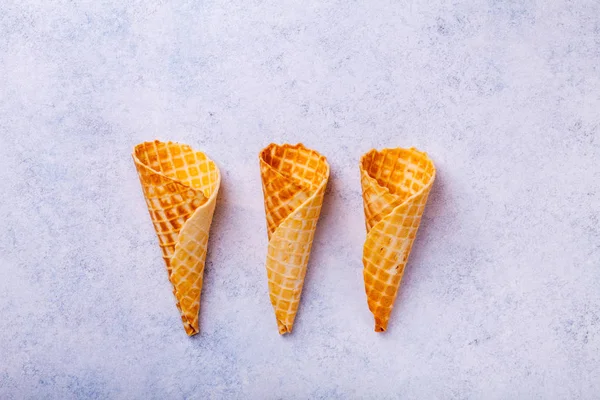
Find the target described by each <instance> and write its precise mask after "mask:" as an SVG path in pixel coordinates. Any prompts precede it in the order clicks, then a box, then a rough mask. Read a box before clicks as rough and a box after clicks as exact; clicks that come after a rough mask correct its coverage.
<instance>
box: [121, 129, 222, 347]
mask: <svg viewBox="0 0 600 400" xmlns="http://www.w3.org/2000/svg"><path fill="white" fill-rule="evenodd" d="M133 160H134V162H135V166H136V168H137V172H138V175H139V178H140V182H141V184H142V189H143V191H144V197H145V198H146V203H147V205H148V211H150V217H151V218H152V223H153V224H154V229H155V230H156V234H157V235H158V241H159V244H160V247H161V249H162V253H163V258H164V260H165V263H166V264H167V271H168V274H169V280H170V281H171V283H172V284H173V294H174V295H175V299H176V300H177V308H178V309H179V311H180V313H181V319H182V321H183V327H184V328H185V331H186V333H187V334H188V335H190V336H192V335H195V334H196V333H198V311H199V309H200V293H201V292H202V279H203V274H204V261H205V258H206V247H207V242H208V233H209V229H210V224H211V222H212V217H213V213H214V211H215V202H216V198H217V192H218V191H219V184H220V182H221V177H220V173H219V169H218V168H217V166H216V165H215V163H214V162H213V161H212V160H210V159H209V158H208V157H207V156H206V155H205V154H204V153H202V152H200V151H194V150H192V149H191V148H190V147H189V146H187V145H183V144H179V143H172V142H168V143H164V142H160V141H158V140H157V141H154V142H146V143H141V144H139V145H137V146H136V147H135V149H134V152H133Z"/></svg>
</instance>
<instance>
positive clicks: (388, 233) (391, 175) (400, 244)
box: [360, 148, 435, 332]
mask: <svg viewBox="0 0 600 400" xmlns="http://www.w3.org/2000/svg"><path fill="white" fill-rule="evenodd" d="M360 170H361V185H362V189H363V202H364V203H363V204H364V211H365V220H366V226H367V238H366V241H365V245H364V248H363V264H364V270H363V275H364V280H365V290H366V293H367V300H368V304H369V309H370V310H371V312H372V313H373V315H374V316H375V331H378V332H382V331H385V330H386V329H387V325H388V321H389V317H390V314H391V311H392V308H393V305H394V300H395V299H396V296H397V294H398V288H399V286H400V282H401V280H402V276H403V274H404V268H405V266H406V263H407V261H408V257H409V254H410V251H411V248H412V245H413V242H414V239H415V237H416V234H417V230H418V228H419V224H420V222H421V216H422V215H423V210H424V209H425V204H426V202H427V197H428V195H429V191H430V190H431V186H432V184H433V181H434V179H435V167H434V165H433V162H432V161H431V159H430V158H429V157H427V154H425V153H422V152H420V151H418V150H416V149H414V148H411V149H402V148H396V149H384V150H382V151H377V150H371V151H370V152H368V153H366V154H365V155H364V156H363V157H362V158H361V163H360Z"/></svg>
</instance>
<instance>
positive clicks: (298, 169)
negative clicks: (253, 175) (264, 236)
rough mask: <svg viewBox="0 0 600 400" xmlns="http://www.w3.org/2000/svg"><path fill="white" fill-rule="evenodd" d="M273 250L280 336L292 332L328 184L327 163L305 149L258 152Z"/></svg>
mask: <svg viewBox="0 0 600 400" xmlns="http://www.w3.org/2000/svg"><path fill="white" fill-rule="evenodd" d="M259 160H260V173H261V178H262V184H263V193H264V196H265V213H266V217H267V233H268V236H269V249H268V254H267V262H266V266H267V277H268V279H269V295H270V298H271V303H272V304H273V308H274V310H275V317H276V319H277V325H278V328H279V333H280V334H285V333H289V332H291V331H292V327H293V325H294V319H295V318H296V312H297V310H298V304H299V303H300V296H301V294H302V286H303V285H304V276H305V275H306V266H307V264H308V258H309V256H310V249H311V246H312V241H313V237H314V234H315V229H316V227H317V220H318V219H319V214H320V212H321V205H322V204H323V195H324V193H325V186H326V185H327V180H328V178H329V164H327V159H326V158H325V157H323V156H322V155H320V154H319V153H317V152H316V151H314V150H310V149H307V148H306V147H304V146H303V145H302V144H297V145H295V146H292V145H289V144H284V145H276V144H271V145H269V146H267V147H266V148H265V149H264V150H262V151H261V152H260V155H259Z"/></svg>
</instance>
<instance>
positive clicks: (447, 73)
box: [0, 0, 600, 399]
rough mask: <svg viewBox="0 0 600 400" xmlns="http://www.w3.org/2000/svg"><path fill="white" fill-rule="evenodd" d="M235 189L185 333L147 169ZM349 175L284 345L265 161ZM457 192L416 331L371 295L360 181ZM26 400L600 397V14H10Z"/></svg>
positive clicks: (414, 271)
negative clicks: (418, 152) (180, 165)
mask: <svg viewBox="0 0 600 400" xmlns="http://www.w3.org/2000/svg"><path fill="white" fill-rule="evenodd" d="M154 138H160V139H165V140H169V139H170V140H177V141H181V142H185V143H188V144H190V145H192V146H194V147H196V148H198V149H202V150H204V151H206V152H207V153H208V154H209V155H210V156H211V157H213V158H214V159H215V160H216V161H217V163H218V164H219V166H220V168H221V171H222V174H223V184H222V190H221V193H220V194H219V199H218V204H217V211H216V215H215V219H214V223H213V229H212V236H211V241H210V247H209V256H208V260H207V268H206V276H205V278H206V281H205V286H204V291H203V297H202V308H201V333H200V334H199V335H198V336H197V337H194V338H192V339H190V338H188V337H187V336H186V335H185V333H184V331H183V328H182V325H181V322H180V318H179V315H178V312H177V310H176V308H175V305H174V301H173V297H172V294H171V289H170V284H169V283H168V280H167V275H166V272H165V268H164V265H163V261H162V260H161V258H160V252H159V249H158V245H157V239H156V237H155V234H154V231H153V228H152V225H151V223H150V218H149V216H148V212H147V210H146V206H145V204H144V201H143V197H142V194H141V190H140V187H139V183H138V180H137V176H136V173H135V169H134V166H133V163H132V161H131V158H130V152H131V150H132V148H133V146H134V145H135V144H136V143H137V142H140V141H144V140H149V139H154ZM271 141H277V142H291V143H296V142H298V141H301V142H303V143H305V144H306V145H307V146H309V147H313V148H315V149H317V150H319V151H321V152H322V153H323V154H324V155H326V156H327V157H328V158H329V161H330V164H331V168H332V176H331V180H330V183H329V188H328V194H327V196H326V199H325V204H324V206H323V210H322V214H321V217H322V218H321V221H320V224H319V227H318V233H317V236H316V239H315V243H314V246H313V252H312V257H311V262H310V265H309V272H308V276H307V280H306V284H305V289H304V294H303V298H302V304H301V308H300V311H299V315H298V318H297V322H296V325H295V327H294V333H293V334H292V335H291V336H289V337H280V336H279V335H278V334H277V329H276V324H275V319H274V316H273V312H272V309H271V305H270V303H269V300H268V295H267V284H266V273H265V270H264V259H265V254H266V246H267V238H266V236H267V235H266V230H265V219H264V211H263V208H262V191H261V186H260V178H259V170H258V161H257V154H258V151H259V150H260V149H261V148H262V147H263V146H265V145H267V144H268V143H269V142H271ZM411 145H414V146H417V147H418V148H420V149H423V150H425V151H427V152H428V153H429V154H430V155H431V157H432V158H433V159H434V160H435V162H436V165H437V167H438V180H437V181H436V184H435V186H434V189H433V191H432V194H431V197H430V203H429V205H428V208H427V210H426V213H425V216H424V219H423V224H422V226H421V230H420V231H419V235H418V238H417V242H416V244H415V247H414V249H413V252H412V255H411V259H410V263H409V267H408V269H407V272H406V275H405V279H404V281H403V284H402V289H401V293H400V295H399V297H398V300H397V302H396V305H397V306H396V308H395V310H394V313H393V316H392V322H391V324H390V327H389V331H388V332H387V333H385V334H376V333H374V332H373V321H372V316H371V314H370V313H369V311H368V309H367V306H366V300H365V295H364V289H363V282H362V275H361V271H362V264H361V252H362V247H361V246H362V242H363V240H364V236H365V231H364V223H363V214H362V204H361V195H360V184H359V174H358V167H357V164H358V159H359V157H360V155H361V154H362V153H364V152H365V151H367V150H369V149H370V148H372V147H385V146H387V147H393V146H411ZM0 189H1V194H2V198H1V200H0V221H1V222H2V229H0V398H2V399H20V398H56V399H68V398H157V399H164V398H199V399H204V398H214V399H222V398H227V399H229V398H231V399H235V398H240V399H244V398H246V399H275V398H298V399H308V398H311V399H317V398H323V399H330V398H332V399H333V398H340V399H351V398H376V399H387V398H405V399H409V398H423V399H432V398H440V399H446V398H486V399H495V398H498V399H503V398H522V399H536V398H539V399H549V398H557V399H574V398H582V399H592V398H598V396H600V227H599V223H600V221H599V213H600V2H599V1H598V0H577V1H567V0H556V1H525V0H488V1H471V2H458V1H446V0H432V1H422V2H415V1H391V0H387V1H384V0H373V1H312V0H310V1H286V0H283V1H282V0H280V1H267V0H265V1H259V0H254V1H250V0H246V1H237V0H225V1H222V2H217V1H210V0H206V1H201V0H198V1H194V0H188V1H184V0H172V1H164V0H144V1H142V0H98V1H92V0H89V1H69V0H52V1H50V0H2V1H1V2H0Z"/></svg>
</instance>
